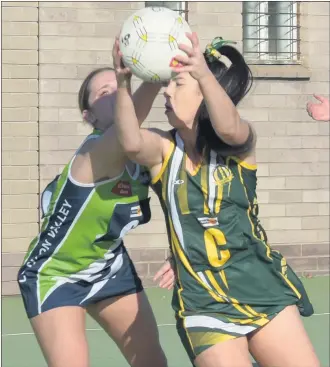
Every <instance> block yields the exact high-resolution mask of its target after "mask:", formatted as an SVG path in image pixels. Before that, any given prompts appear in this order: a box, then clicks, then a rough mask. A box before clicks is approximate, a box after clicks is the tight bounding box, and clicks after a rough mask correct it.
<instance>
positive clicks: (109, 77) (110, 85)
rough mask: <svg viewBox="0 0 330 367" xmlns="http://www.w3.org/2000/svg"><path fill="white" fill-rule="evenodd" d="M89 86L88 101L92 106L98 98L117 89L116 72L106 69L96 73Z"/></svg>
mask: <svg viewBox="0 0 330 367" xmlns="http://www.w3.org/2000/svg"><path fill="white" fill-rule="evenodd" d="M89 88H90V89H89V90H90V94H89V99H88V103H89V105H90V106H91V105H92V104H93V103H94V102H95V101H96V100H97V99H99V98H101V97H103V96H105V95H107V94H113V93H115V92H116V91H117V79H116V75H115V73H114V72H113V71H111V70H106V71H102V72H101V73H98V74H96V75H95V76H94V77H93V79H92V80H91V82H90V85H89Z"/></svg>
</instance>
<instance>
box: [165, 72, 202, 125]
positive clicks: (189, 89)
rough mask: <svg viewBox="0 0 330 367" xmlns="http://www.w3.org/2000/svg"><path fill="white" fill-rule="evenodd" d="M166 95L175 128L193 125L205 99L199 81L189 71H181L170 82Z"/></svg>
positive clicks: (171, 120)
mask: <svg viewBox="0 0 330 367" xmlns="http://www.w3.org/2000/svg"><path fill="white" fill-rule="evenodd" d="M164 96H165V99H166V102H165V114H166V115H167V118H168V121H169V123H170V124H171V125H172V126H173V127H175V128H183V127H192V126H193V125H194V121H195V117H196V114H197V111H198V108H199V106H200V104H201V102H202V99H203V97H202V94H201V92H200V90H199V86H198V82H197V81H196V80H195V79H194V78H192V77H191V76H190V74H189V73H180V74H178V75H177V76H176V77H175V78H173V79H172V80H171V81H170V82H169V83H168V85H167V87H166V90H165V92H164Z"/></svg>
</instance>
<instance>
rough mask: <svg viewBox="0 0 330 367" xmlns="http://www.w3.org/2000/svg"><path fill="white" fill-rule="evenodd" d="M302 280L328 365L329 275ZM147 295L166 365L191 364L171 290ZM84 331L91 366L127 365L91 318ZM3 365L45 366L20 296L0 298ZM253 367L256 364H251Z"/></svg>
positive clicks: (312, 327)
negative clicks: (172, 303) (175, 315)
mask: <svg viewBox="0 0 330 367" xmlns="http://www.w3.org/2000/svg"><path fill="white" fill-rule="evenodd" d="M303 283H304V285H305V286H306V290H307V292H308V295H309V297H310V299H311V301H312V303H313V306H314V310H315V315H314V316H312V317H307V318H303V322H304V325H305V327H306V330H307V332H308V334H309V336H310V338H311V340H312V343H313V345H314V347H315V350H316V353H317V355H318V357H319V358H320V360H321V365H322V366H329V365H330V363H329V362H330V361H329V344H330V342H329V330H330V324H329V288H330V287H329V286H330V284H329V277H318V278H312V279H303ZM147 294H148V298H149V300H150V303H151V305H152V308H153V311H154V313H155V317H156V320H157V324H158V328H159V334H160V340H161V344H162V347H163V349H164V352H165V354H166V356H167V359H168V365H169V367H192V365H191V363H190V361H189V359H188V357H187V355H186V352H185V350H184V349H183V347H182V345H181V342H180V339H179V337H178V335H177V332H176V329H175V325H174V317H173V312H172V309H171V292H168V291H164V290H161V289H158V288H150V289H148V290H147ZM86 333H87V338H88V343H89V349H90V360H91V367H104V366H115V367H128V364H127V362H126V361H125V359H124V358H123V357H122V355H121V353H120V352H119V350H118V348H117V347H116V345H115V343H114V342H113V341H112V340H111V339H110V338H109V336H108V335H107V334H106V333H105V332H104V331H103V330H101V329H100V326H99V325H98V324H97V323H96V322H95V321H94V320H93V319H92V318H90V317H88V318H87V323H86ZM141 337H143V331H142V332H141ZM18 351H19V352H18ZM2 366H3V367H46V364H45V362H44V359H43V356H42V354H41V352H40V349H39V346H38V343H37V341H36V338H35V336H34V334H33V332H32V330H31V326H30V323H29V321H28V319H27V317H26V315H25V312H24V308H23V303H22V300H21V298H20V297H3V303H2ZM253 367H258V364H257V363H254V364H253Z"/></svg>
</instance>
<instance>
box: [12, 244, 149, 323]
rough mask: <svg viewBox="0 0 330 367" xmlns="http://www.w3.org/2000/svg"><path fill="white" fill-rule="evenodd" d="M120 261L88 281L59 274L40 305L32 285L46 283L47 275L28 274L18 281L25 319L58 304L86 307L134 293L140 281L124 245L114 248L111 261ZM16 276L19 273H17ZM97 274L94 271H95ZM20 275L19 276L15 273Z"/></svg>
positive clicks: (140, 284)
mask: <svg viewBox="0 0 330 367" xmlns="http://www.w3.org/2000/svg"><path fill="white" fill-rule="evenodd" d="M116 260H117V263H118V260H120V267H119V269H118V270H117V271H116V272H115V273H113V272H111V271H109V270H110V268H109V269H107V272H106V271H105V270H104V269H103V270H102V272H103V273H104V275H103V274H102V276H101V277H100V276H99V277H96V278H97V279H96V280H95V281H93V277H91V280H88V281H86V280H81V279H80V280H76V281H72V279H71V278H70V279H69V278H68V277H62V279H63V280H62V281H59V282H57V284H58V285H57V287H55V289H54V287H52V288H51V289H49V295H48V296H47V297H46V299H45V300H44V301H43V303H42V304H40V302H39V299H38V294H39V293H38V287H37V286H36V284H41V283H44V284H47V282H49V279H50V278H52V279H53V278H54V277H50V276H49V275H47V276H46V275H43V274H38V273H36V274H32V275H31V274H29V276H28V278H27V280H26V281H24V282H22V281H19V287H20V291H21V294H22V297H23V302H24V307H25V310H26V313H27V315H28V317H29V318H32V317H35V316H37V315H39V314H40V313H42V312H45V311H48V310H51V309H54V308H57V307H62V306H79V307H83V308H86V307H88V306H90V305H92V304H95V303H97V302H100V301H102V300H105V299H107V298H111V297H115V296H122V295H128V294H133V293H138V292H141V291H142V290H143V286H142V282H141V280H140V278H139V276H138V275H137V272H136V270H135V267H134V264H133V262H132V260H131V259H130V257H129V255H128V253H127V250H126V248H125V247H124V246H120V247H119V248H118V249H116V250H115V256H114V258H113V259H112V261H111V263H112V264H114V263H115V262H116ZM19 275H20V274H19ZM96 275H97V274H96ZM19 278H20V276H19Z"/></svg>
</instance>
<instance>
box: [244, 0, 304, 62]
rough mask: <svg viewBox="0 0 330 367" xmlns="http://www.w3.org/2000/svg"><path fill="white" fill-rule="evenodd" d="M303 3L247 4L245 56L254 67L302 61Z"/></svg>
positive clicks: (247, 2) (256, 2) (270, 2)
mask: <svg viewBox="0 0 330 367" xmlns="http://www.w3.org/2000/svg"><path fill="white" fill-rule="evenodd" d="M298 16H299V3H298V2H296V1H246V2H244V3H243V53H244V56H245V58H246V60H247V61H248V62H250V63H254V64H267V63H268V64H296V63H298V62H299V55H300V52H299V21H298V20H299V19H298Z"/></svg>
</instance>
